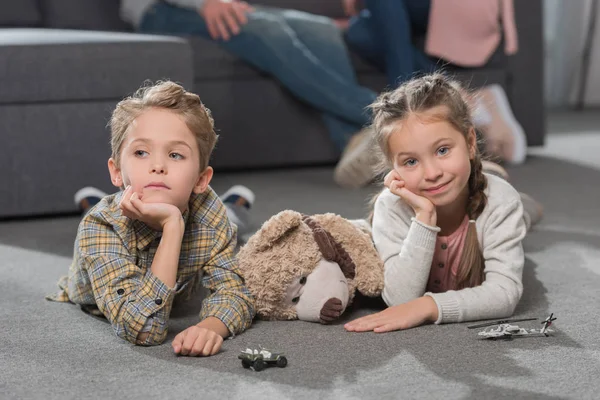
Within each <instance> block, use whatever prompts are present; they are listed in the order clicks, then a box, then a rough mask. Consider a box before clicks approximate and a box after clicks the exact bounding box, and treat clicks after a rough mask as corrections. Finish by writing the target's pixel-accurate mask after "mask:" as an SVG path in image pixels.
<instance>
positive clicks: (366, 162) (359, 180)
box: [333, 128, 378, 189]
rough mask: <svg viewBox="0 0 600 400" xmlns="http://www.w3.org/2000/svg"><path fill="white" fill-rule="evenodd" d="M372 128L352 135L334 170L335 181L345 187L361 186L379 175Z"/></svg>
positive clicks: (354, 187)
mask: <svg viewBox="0 0 600 400" xmlns="http://www.w3.org/2000/svg"><path fill="white" fill-rule="evenodd" d="M372 136H373V135H372V131H371V128H365V129H363V130H362V131H360V132H359V133H357V134H356V135H354V136H352V138H351V139H350V141H349V142H348V145H347V146H346V148H345V149H344V152H343V153H342V156H341V157H340V161H339V162H338V164H337V165H336V167H335V170H334V172H333V180H334V181H335V183H337V184H338V185H340V186H341V187H345V188H353V189H356V188H360V187H363V186H366V185H368V184H369V183H371V182H372V181H373V180H374V179H375V177H376V176H377V163H378V158H377V155H376V154H375V151H374V146H373V141H372Z"/></svg>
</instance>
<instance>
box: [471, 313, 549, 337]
mask: <svg viewBox="0 0 600 400" xmlns="http://www.w3.org/2000/svg"><path fill="white" fill-rule="evenodd" d="M536 319H537V318H524V319H513V320H502V321H496V322H486V323H483V324H478V325H472V326H469V327H468V328H469V329H473V328H482V327H485V326H492V325H498V327H497V328H495V329H494V328H492V329H490V330H485V329H484V330H483V331H481V332H479V333H478V335H479V336H482V337H483V339H490V340H498V339H507V340H511V339H512V338H514V337H524V336H529V337H531V336H542V335H543V336H546V337H548V336H550V335H549V333H552V332H554V331H553V330H552V329H549V327H550V325H552V321H554V320H556V317H554V313H552V314H550V316H549V317H547V318H546V319H545V320H544V321H542V325H543V326H542V328H541V329H529V330H527V329H525V328H521V327H519V326H518V325H511V324H510V323H509V322H517V321H532V320H536Z"/></svg>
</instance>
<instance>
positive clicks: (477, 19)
mask: <svg viewBox="0 0 600 400" xmlns="http://www.w3.org/2000/svg"><path fill="white" fill-rule="evenodd" d="M522 1H527V0H522ZM502 36H504V51H505V53H506V54H509V55H510V54H514V53H516V52H517V49H518V42H517V28H516V24H515V13H514V4H513V0H431V9H430V11H429V26H428V30H427V38H426V43H425V51H426V52H427V53H428V54H429V55H432V56H435V57H438V58H443V59H444V60H446V61H449V62H451V63H452V64H456V65H459V66H463V67H479V66H482V65H484V64H485V63H486V62H487V60H488V59H489V58H490V56H491V55H492V54H493V53H494V51H495V50H496V49H497V47H498V45H499V44H500V41H501V39H502Z"/></svg>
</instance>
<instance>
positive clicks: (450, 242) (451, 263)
mask: <svg viewBox="0 0 600 400" xmlns="http://www.w3.org/2000/svg"><path fill="white" fill-rule="evenodd" d="M468 228H469V217H468V216H465V219H464V220H463V222H462V223H461V224H460V226H459V227H458V229H457V230H455V231H454V232H453V233H452V234H450V235H448V236H439V235H438V237H437V239H436V242H435V251H434V252H433V262H432V263H431V270H430V272H429V281H428V282H427V291H428V292H432V293H442V292H447V291H448V290H455V289H456V275H457V274H458V267H459V264H460V258H461V257H462V253H463V248H464V247H465V238H466V237H467V229H468Z"/></svg>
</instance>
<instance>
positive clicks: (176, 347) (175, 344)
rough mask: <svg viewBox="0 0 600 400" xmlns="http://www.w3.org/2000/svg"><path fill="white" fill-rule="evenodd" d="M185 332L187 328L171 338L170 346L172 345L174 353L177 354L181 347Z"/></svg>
mask: <svg viewBox="0 0 600 400" xmlns="http://www.w3.org/2000/svg"><path fill="white" fill-rule="evenodd" d="M186 332H187V329H186V330H185V331H183V332H179V333H178V334H177V336H175V338H174V339H173V343H171V346H172V347H173V351H174V352H175V354H179V353H180V352H181V347H182V344H183V340H184V339H185V335H186Z"/></svg>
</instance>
